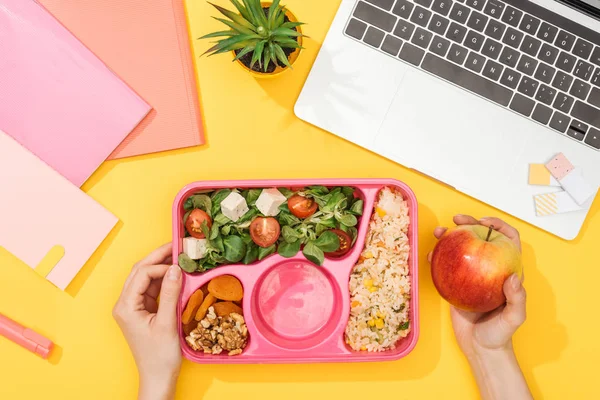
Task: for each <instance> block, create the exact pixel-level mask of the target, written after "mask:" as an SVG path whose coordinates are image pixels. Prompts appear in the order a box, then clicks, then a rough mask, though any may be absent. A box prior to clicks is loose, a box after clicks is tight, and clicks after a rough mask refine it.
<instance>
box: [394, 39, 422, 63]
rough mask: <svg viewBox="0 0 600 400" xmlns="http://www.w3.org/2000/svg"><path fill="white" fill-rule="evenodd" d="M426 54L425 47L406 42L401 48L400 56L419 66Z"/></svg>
mask: <svg viewBox="0 0 600 400" xmlns="http://www.w3.org/2000/svg"><path fill="white" fill-rule="evenodd" d="M424 55H425V51H424V50H423V49H420V48H418V47H416V46H413V45H412V44H410V43H405V44H404V46H402V50H400V55H399V56H398V57H400V58H401V59H402V60H404V61H406V62H409V63H411V64H413V65H416V66H419V64H421V61H422V60H423V56H424Z"/></svg>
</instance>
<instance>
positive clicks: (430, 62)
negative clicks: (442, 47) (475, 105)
mask: <svg viewBox="0 0 600 400" xmlns="http://www.w3.org/2000/svg"><path fill="white" fill-rule="evenodd" d="M422 68H423V69H424V70H425V71H429V72H431V73H432V74H434V75H437V76H439V77H441V78H443V79H446V80H448V81H450V82H452V83H454V84H456V85H458V86H461V87H463V88H465V89H467V90H470V91H472V92H474V93H476V94H478V95H480V96H482V97H485V98H486V99H489V100H491V101H493V102H495V103H498V104H501V105H503V106H507V105H508V103H509V101H510V98H511V97H512V91H511V90H509V89H507V88H505V87H502V86H500V85H498V84H497V83H495V82H492V81H490V80H488V79H486V78H483V77H481V76H479V75H477V74H474V73H473V72H470V71H467V70H465V69H463V68H461V67H459V66H457V65H454V64H452V63H450V62H448V61H446V60H443V59H441V58H439V57H437V56H435V55H433V54H431V53H428V54H427V55H426V56H425V60H423V66H422Z"/></svg>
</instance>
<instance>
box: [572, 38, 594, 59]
mask: <svg viewBox="0 0 600 400" xmlns="http://www.w3.org/2000/svg"><path fill="white" fill-rule="evenodd" d="M593 48H594V45H593V44H591V43H590V42H587V41H585V40H583V39H581V38H579V39H577V42H576V43H575V47H573V54H575V55H576V56H577V57H581V58H583V59H584V60H587V59H588V57H589V56H590V54H592V49H593Z"/></svg>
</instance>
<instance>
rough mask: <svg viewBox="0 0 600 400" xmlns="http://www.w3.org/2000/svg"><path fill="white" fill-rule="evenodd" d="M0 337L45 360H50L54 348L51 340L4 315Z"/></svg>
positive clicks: (1, 321)
mask: <svg viewBox="0 0 600 400" xmlns="http://www.w3.org/2000/svg"><path fill="white" fill-rule="evenodd" d="M0 335H2V336H5V337H6V338H7V339H9V340H12V341H13V342H15V343H16V344H18V345H20V346H22V347H24V348H26V349H27V350H29V351H31V352H33V353H36V354H37V355H38V356H40V357H42V358H44V359H46V358H48V356H49V355H50V352H51V351H52V348H53V347H54V343H52V341H51V340H50V339H47V338H45V337H44V336H42V335H40V334H39V333H37V332H34V331H32V330H31V329H29V328H25V327H24V326H21V325H19V324H18V323H16V322H15V321H13V320H11V319H9V318H7V317H5V316H4V315H2V314H0Z"/></svg>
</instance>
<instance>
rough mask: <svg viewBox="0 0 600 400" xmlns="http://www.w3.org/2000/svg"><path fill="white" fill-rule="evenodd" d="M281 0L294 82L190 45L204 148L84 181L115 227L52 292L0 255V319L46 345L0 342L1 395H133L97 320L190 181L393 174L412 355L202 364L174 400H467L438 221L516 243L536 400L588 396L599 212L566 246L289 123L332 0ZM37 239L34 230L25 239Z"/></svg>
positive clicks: (184, 375) (102, 320) (132, 382)
mask: <svg viewBox="0 0 600 400" xmlns="http://www.w3.org/2000/svg"><path fill="white" fill-rule="evenodd" d="M218 2H219V3H222V4H225V3H227V2H226V1H225V0H219V1H218ZM286 3H287V5H288V6H289V8H290V9H292V10H293V11H294V12H295V13H296V14H297V16H298V17H299V19H300V20H302V21H306V22H308V25H307V26H306V28H305V32H306V34H307V35H309V36H310V39H307V40H306V42H305V46H306V48H307V49H306V51H304V53H303V54H302V55H301V57H300V59H299V60H298V62H297V64H296V66H295V69H294V71H290V72H288V73H286V74H285V75H283V76H281V77H279V78H277V79H274V80H258V81H257V80H255V79H254V78H252V77H250V76H248V75H247V74H246V73H245V72H244V71H243V70H242V69H241V68H239V67H238V66H237V65H235V64H233V63H231V61H230V57H229V56H228V55H224V56H215V57H211V58H201V59H200V58H199V56H200V54H202V53H203V52H204V50H206V48H207V46H208V44H207V43H205V42H200V41H197V40H194V50H195V57H196V60H197V64H198V65H197V68H198V76H199V79H200V82H201V84H200V87H201V97H202V102H203V113H204V117H205V122H206V131H207V135H208V144H207V145H206V146H204V147H199V148H193V149H188V150H181V151H174V152H168V153H164V154H159V155H151V156H143V157H138V158H133V159H125V160H121V161H110V162H107V163H105V164H104V165H103V166H102V167H101V168H100V169H99V170H98V171H97V173H96V174H95V175H94V176H93V177H92V178H91V179H90V180H89V181H88V182H87V183H86V184H85V186H84V190H86V192H87V193H89V194H90V195H91V196H92V197H94V198H95V199H96V200H98V201H99V202H100V203H101V204H103V205H104V206H105V207H106V208H108V209H109V210H110V211H111V212H113V213H114V214H115V215H117V216H118V217H119V218H120V219H121V223H120V224H119V225H118V226H117V228H116V229H115V230H114V231H113V232H112V234H111V235H110V236H109V238H108V239H107V240H106V241H105V242H104V244H103V245H102V246H101V247H100V249H99V250H98V251H97V252H96V254H95V255H94V256H93V258H92V259H91V260H90V262H88V263H87V265H86V266H85V268H84V269H83V271H82V273H80V274H79V276H78V277H77V278H76V279H75V282H74V283H73V284H72V285H71V286H70V287H69V288H68V290H67V292H66V293H65V292H61V291H60V290H58V289H56V288H54V287H53V286H52V285H51V284H49V283H48V282H46V281H45V280H44V279H42V278H41V277H40V276H38V275H36V274H35V272H33V271H32V270H31V269H30V268H27V267H25V266H24V265H22V263H21V262H20V261H19V260H17V259H15V258H14V257H12V256H11V255H10V254H8V253H7V252H5V251H3V250H2V251H0V265H1V268H0V312H2V313H3V314H5V315H7V316H9V317H11V318H13V319H15V320H17V321H19V322H21V323H23V324H25V325H28V326H30V327H32V328H35V329H37V330H39V331H40V333H43V334H45V335H47V336H48V337H49V338H51V339H52V340H54V341H55V342H56V344H57V345H58V346H60V348H59V350H58V351H57V353H56V354H55V355H54V357H53V358H52V360H51V362H46V361H43V360H41V359H39V358H38V357H36V356H35V355H33V354H31V353H29V352H27V351H26V350H23V349H21V348H20V347H18V346H16V345H14V344H13V343H11V342H9V341H7V340H5V339H3V338H0V355H1V356H0V376H1V379H0V382H1V384H0V398H2V399H7V400H9V399H10V400H12V399H64V400H66V399H74V400H75V399H77V400H80V399H90V400H91V399H119V400H121V399H132V398H134V397H135V394H136V390H137V373H136V368H135V364H134V361H133V358H132V357H131V355H130V352H129V349H128V348H127V344H126V343H125V340H124V339H123V337H122V336H121V332H120V331H119V329H118V327H117V325H116V323H115V322H114V321H113V319H112V316H111V310H112V307H113V305H114V303H115V301H116V299H117V297H118V295H119V293H120V291H121V287H122V285H123V282H124V281H125V278H126V276H127V275H128V274H129V271H130V269H131V266H132V265H133V264H134V263H135V262H136V261H137V260H139V259H140V258H142V257H143V256H145V255H146V254H147V253H148V252H149V251H151V250H152V249H154V248H156V247H158V246H159V245H161V244H163V243H165V242H168V241H169V240H170V236H171V203H172V200H173V198H174V197H175V195H176V193H177V192H178V191H179V189H180V188H181V187H183V186H184V185H186V184H187V183H189V182H192V181H196V180H210V179H250V178H312V177H315V178H316V177H392V178H396V179H399V180H402V181H404V182H406V183H407V184H408V185H410V186H411V187H412V189H413V190H414V192H415V193H416V195H417V198H418V200H419V213H420V220H419V231H420V234H419V239H420V249H421V250H420V282H419V284H420V304H421V307H420V315H421V336H420V339H419V342H418V344H417V347H416V349H415V350H414V351H413V352H412V353H411V354H410V355H409V356H408V357H406V358H405V359H402V360H399V361H396V362H391V363H376V364H321V365H238V366H229V365H211V366H203V365H196V364H192V363H190V362H187V361H184V364H183V369H182V371H181V377H180V380H179V385H178V392H177V398H178V399H199V398H202V397H203V396H204V398H206V399H215V400H216V399H311V398H312V399H326V398H336V399H426V398H431V399H437V398H448V399H468V398H476V396H477V391H476V387H475V384H474V381H473V379H472V377H471V374H470V372H469V368H468V365H467V363H466V362H465V360H464V359H463V357H462V355H461V353H460V351H459V349H458V347H457V345H456V343H455V341H454V337H453V332H452V328H451V325H450V319H449V314H448V305H447V304H446V303H445V302H444V301H443V300H442V299H441V298H440V297H439V296H438V294H437V293H436V291H435V289H434V287H433V284H432V282H431V275H430V273H429V266H428V264H427V261H426V254H427V251H429V250H430V249H431V248H432V247H433V245H434V243H435V241H434V238H433V236H432V234H431V232H432V231H433V229H434V227H436V226H437V225H449V224H451V217H452V216H453V215H454V214H456V213H465V214H466V213H470V214H473V215H475V216H477V217H483V216H487V215H499V216H500V217H502V218H505V219H506V220H507V221H508V222H509V223H511V224H513V225H514V226H516V227H517V228H518V229H519V230H520V231H521V235H522V239H523V252H524V264H525V276H526V279H525V286H526V288H527V291H528V304H527V309H528V319H527V322H526V323H525V325H524V326H523V327H522V328H521V329H520V330H519V332H518V333H517V335H516V336H515V339H514V342H515V349H516V352H517V355H518V358H519V361H520V363H521V366H522V368H523V370H524V372H525V376H526V378H527V380H528V382H529V384H530V386H531V389H532V391H533V393H534V395H535V396H536V398H547V399H565V398H571V399H574V398H579V399H584V398H587V399H589V398H597V396H598V393H599V392H600V389H598V387H597V386H598V382H597V373H596V372H594V371H597V362H596V360H598V359H600V344H599V343H600V342H599V341H598V339H597V331H598V328H599V327H600V323H599V322H598V317H597V316H598V309H597V303H598V300H597V298H596V297H595V296H596V295H597V293H598V282H600V269H599V268H598V265H599V262H598V259H599V257H598V243H599V242H600V223H599V222H600V221H599V218H600V216H599V215H598V211H599V210H600V201H596V202H595V204H594V207H593V210H592V212H591V215H590V218H589V219H588V221H587V223H586V225H585V226H584V228H583V231H582V234H581V236H580V237H579V238H578V239H577V240H575V241H573V242H565V241H563V240H560V239H558V238H556V237H553V236H551V235H549V234H547V233H544V232H542V231H541V230H539V229H537V228H534V227H532V226H530V225H527V224H525V223H522V222H520V221H518V220H516V219H515V218H512V217H510V216H508V215H506V214H503V213H501V212H499V211H497V210H494V209H493V208H491V207H489V206H487V205H485V204H482V203H480V202H478V201H477V200H474V199H472V198H469V197H467V196H465V195H462V194H460V193H457V192H455V191H454V190H452V189H450V188H448V187H446V186H444V185H441V184H439V183H437V182H435V181H433V180H431V179H429V178H427V177H425V176H423V175H420V174H419V173H416V172H414V171H411V170H408V169H406V168H404V167H402V166H400V165H397V164H395V163H393V162H391V161H388V160H385V159H383V158H382V157H379V156H377V155H375V154H372V153H370V152H368V151H365V150H363V149H361V148H359V147H357V146H354V145H353V144H350V143H348V142H346V141H344V140H341V139H339V138H337V137H335V136H333V135H330V134H328V133H326V132H323V131H321V130H320V129H317V128H315V127H312V126H310V125H308V124H306V123H304V122H302V121H299V120H298V119H297V118H296V117H295V116H294V114H293V112H292V109H293V105H294V102H295V99H296V98H297V96H298V94H299V92H300V89H301V87H302V84H303V82H304V80H305V78H306V76H307V74H308V71H309V69H310V66H311V64H312V61H313V60H314V58H315V57H316V54H317V52H318V50H319V45H320V44H321V43H322V41H323V39H324V37H325V35H326V32H327V29H328V26H329V24H330V22H331V20H332V19H333V17H334V15H335V12H336V10H337V6H338V4H339V0H338V1H333V0H332V1H319V0H288V1H287V2H286ZM188 6H189V13H190V17H191V30H192V37H193V38H197V37H199V36H201V35H202V34H205V33H208V32H210V31H212V30H214V29H216V28H219V25H218V23H217V22H216V21H214V20H212V19H211V18H209V16H210V15H215V11H213V10H212V9H211V7H210V6H209V5H207V4H206V3H205V2H203V1H201V0H188ZM459 156H463V157H468V155H457V157H459ZM524 168H525V166H524ZM9 195H10V194H9ZM31 212H44V211H43V196H41V197H40V208H39V210H32V211H31ZM35 233H36V232H35V229H34V227H32V238H31V240H35Z"/></svg>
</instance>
